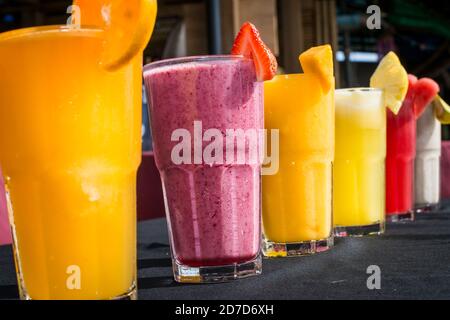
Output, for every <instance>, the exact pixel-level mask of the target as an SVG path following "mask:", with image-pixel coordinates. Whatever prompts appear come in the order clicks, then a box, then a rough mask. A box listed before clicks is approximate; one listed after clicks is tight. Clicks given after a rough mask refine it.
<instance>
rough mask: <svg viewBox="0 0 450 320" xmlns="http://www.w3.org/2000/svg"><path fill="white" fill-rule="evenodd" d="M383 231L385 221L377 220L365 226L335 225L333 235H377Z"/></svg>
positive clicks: (340, 236)
mask: <svg viewBox="0 0 450 320" xmlns="http://www.w3.org/2000/svg"><path fill="white" fill-rule="evenodd" d="M384 231H385V223H384V222H381V223H380V222H378V223H374V224H370V225H365V226H354V227H340V226H338V227H335V228H334V236H335V237H339V238H343V237H364V236H379V235H382V234H383V233H384Z"/></svg>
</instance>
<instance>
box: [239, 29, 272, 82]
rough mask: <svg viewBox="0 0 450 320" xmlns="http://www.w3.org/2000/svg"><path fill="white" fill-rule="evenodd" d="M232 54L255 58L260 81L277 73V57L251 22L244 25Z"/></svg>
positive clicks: (257, 75)
mask: <svg viewBox="0 0 450 320" xmlns="http://www.w3.org/2000/svg"><path fill="white" fill-rule="evenodd" d="M231 54H233V55H243V56H244V57H246V58H250V59H253V62H254V63H255V69H256V77H257V79H258V81H266V80H271V79H272V78H273V77H274V76H275V74H276V73H277V68H278V64H277V59H276V58H275V56H274V55H273V53H272V51H270V49H269V48H268V47H267V46H266V44H265V43H264V42H263V41H262V40H261V37H260V35H259V31H258V29H256V27H255V26H254V25H253V24H251V23H250V22H246V23H244V24H243V25H242V27H241V30H240V31H239V33H238V35H237V37H236V39H235V40H234V44H233V49H231Z"/></svg>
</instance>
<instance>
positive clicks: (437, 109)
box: [433, 95, 450, 124]
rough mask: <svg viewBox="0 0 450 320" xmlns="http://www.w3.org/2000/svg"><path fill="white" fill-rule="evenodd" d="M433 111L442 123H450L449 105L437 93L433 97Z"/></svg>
mask: <svg viewBox="0 0 450 320" xmlns="http://www.w3.org/2000/svg"><path fill="white" fill-rule="evenodd" d="M433 105H434V113H435V115H436V118H437V119H438V120H439V121H440V122H441V123H442V124H450V106H449V105H448V103H447V102H445V101H444V99H442V98H441V97H440V96H439V95H437V96H436V98H434V101H433Z"/></svg>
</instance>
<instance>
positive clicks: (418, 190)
mask: <svg viewBox="0 0 450 320" xmlns="http://www.w3.org/2000/svg"><path fill="white" fill-rule="evenodd" d="M416 145H417V155H416V163H415V180H416V181H415V184H414V185H415V202H416V205H415V206H416V209H417V210H416V211H418V212H421V211H427V210H430V209H432V208H434V207H436V206H437V205H438V203H439V197H440V191H441V190H440V174H441V173H440V161H441V160H440V157H441V146H442V145H441V123H440V122H439V121H438V120H437V119H436V116H435V114H434V108H432V107H427V108H426V109H425V111H424V113H423V115H422V116H421V117H420V118H419V120H418V121H417V139H416Z"/></svg>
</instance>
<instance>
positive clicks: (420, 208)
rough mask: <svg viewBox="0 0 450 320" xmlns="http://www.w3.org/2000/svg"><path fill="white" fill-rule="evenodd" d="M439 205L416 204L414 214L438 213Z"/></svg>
mask: <svg viewBox="0 0 450 320" xmlns="http://www.w3.org/2000/svg"><path fill="white" fill-rule="evenodd" d="M438 210H439V203H428V204H418V205H416V208H415V210H414V211H415V212H416V213H426V212H431V211H438Z"/></svg>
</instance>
